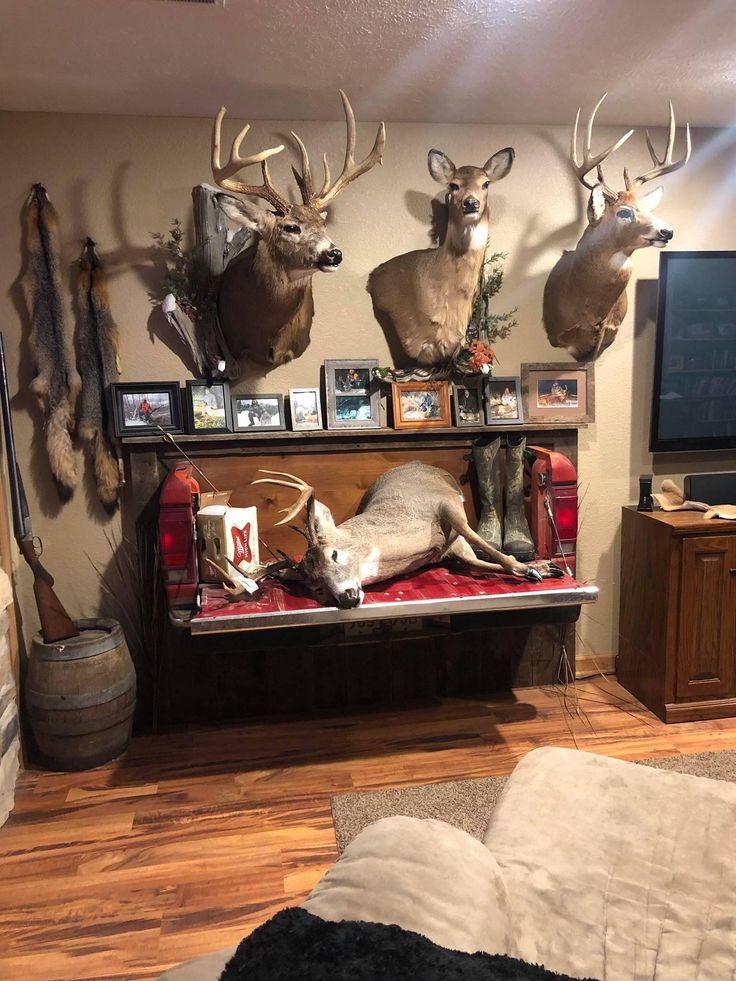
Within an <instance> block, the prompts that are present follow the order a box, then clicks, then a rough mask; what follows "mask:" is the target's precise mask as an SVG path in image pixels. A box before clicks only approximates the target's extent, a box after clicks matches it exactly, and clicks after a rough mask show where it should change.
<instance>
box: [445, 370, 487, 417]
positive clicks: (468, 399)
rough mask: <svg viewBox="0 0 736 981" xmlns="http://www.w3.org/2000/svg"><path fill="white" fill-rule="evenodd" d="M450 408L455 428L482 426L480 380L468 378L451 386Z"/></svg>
mask: <svg viewBox="0 0 736 981" xmlns="http://www.w3.org/2000/svg"><path fill="white" fill-rule="evenodd" d="M452 408H453V413H454V416H455V425H456V426H460V427H462V426H482V425H484V418H483V382H482V380H481V379H480V378H468V379H467V381H462V382H455V384H454V385H453V386H452Z"/></svg>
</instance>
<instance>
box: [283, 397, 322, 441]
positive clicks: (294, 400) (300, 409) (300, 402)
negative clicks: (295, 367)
mask: <svg viewBox="0 0 736 981" xmlns="http://www.w3.org/2000/svg"><path fill="white" fill-rule="evenodd" d="M289 407H290V409H291V428H292V429H293V430H294V431H295V432H302V431H305V430H309V429H322V406H321V405H320V398H319V389H318V388H290V389H289Z"/></svg>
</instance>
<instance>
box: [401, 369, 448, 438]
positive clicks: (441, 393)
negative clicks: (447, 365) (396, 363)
mask: <svg viewBox="0 0 736 981" xmlns="http://www.w3.org/2000/svg"><path fill="white" fill-rule="evenodd" d="M391 401H392V403H393V411H394V429H439V428H442V427H445V426H451V425H452V417H451V415H450V386H449V383H448V382H446V381H411V382H394V383H393V384H392V385H391Z"/></svg>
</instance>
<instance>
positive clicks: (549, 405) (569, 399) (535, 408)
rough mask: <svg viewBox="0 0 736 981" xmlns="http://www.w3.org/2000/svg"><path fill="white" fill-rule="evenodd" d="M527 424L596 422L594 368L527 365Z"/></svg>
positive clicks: (524, 371)
mask: <svg viewBox="0 0 736 981" xmlns="http://www.w3.org/2000/svg"><path fill="white" fill-rule="evenodd" d="M521 390H522V393H523V396H524V403H525V406H526V421H527V422H561V423H565V422H570V423H587V422H595V375H594V368H593V364H592V363H590V364H577V363H576V362H573V363H572V364H555V363H547V364H523V365H522V366H521Z"/></svg>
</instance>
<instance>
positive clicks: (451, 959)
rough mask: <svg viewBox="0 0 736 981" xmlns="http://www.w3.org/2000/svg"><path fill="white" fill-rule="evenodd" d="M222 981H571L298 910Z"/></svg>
mask: <svg viewBox="0 0 736 981" xmlns="http://www.w3.org/2000/svg"><path fill="white" fill-rule="evenodd" d="M220 981H573V979H572V978H570V977H569V976H568V975H566V974H555V973H554V972H553V971H545V969H544V968H543V967H537V966H536V965H535V964H527V963H526V962H525V961H520V960H517V959H516V958H515V957H505V956H503V955H502V954H464V953H461V952H460V951H457V950H447V949H446V948H445V947H439V946H437V944H434V943H432V941H431V940H427V938H426V937H422V936H420V934H418V933H412V932H411V931H409V930H402V929H401V927H398V926H384V925H383V924H381V923H361V922H351V921H343V922H342V923H330V922H328V921H327V920H322V919H320V918H319V917H318V916H313V915H312V914H311V913H308V912H307V911H306V910H304V909H285V910H282V911H281V912H280V913H277V914H276V916H274V917H273V918H272V919H270V920H269V921H268V922H267V923H264V924H263V926H261V927H259V928H258V929H257V930H255V931H254V932H253V933H252V934H251V935H250V936H249V937H246V938H245V940H243V941H242V942H241V944H240V946H239V947H238V949H237V950H236V951H235V953H234V954H233V956H232V958H231V960H230V961H229V962H228V964H227V965H226V967H225V970H224V971H223V973H222V974H221V975H220ZM586 981H591V979H590V978H588V979H586Z"/></svg>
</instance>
